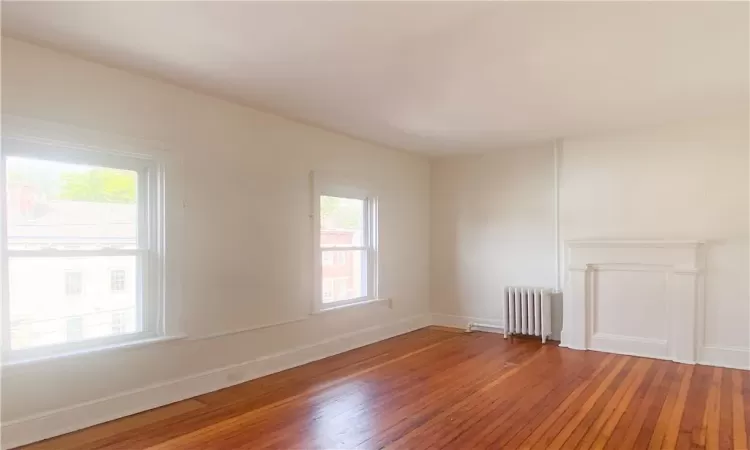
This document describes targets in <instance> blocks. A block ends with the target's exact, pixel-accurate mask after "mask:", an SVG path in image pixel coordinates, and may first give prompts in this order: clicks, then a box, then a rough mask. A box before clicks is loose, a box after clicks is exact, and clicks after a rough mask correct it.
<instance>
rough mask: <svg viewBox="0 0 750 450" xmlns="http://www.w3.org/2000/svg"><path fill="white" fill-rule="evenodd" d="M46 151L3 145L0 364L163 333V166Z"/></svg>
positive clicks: (40, 146) (24, 143) (33, 143)
mask: <svg viewBox="0 0 750 450" xmlns="http://www.w3.org/2000/svg"><path fill="white" fill-rule="evenodd" d="M46 142H47V141H42V140H40V141H37V140H34V139H28V138H16V137H12V136H6V137H4V139H3V156H2V159H0V164H1V166H0V168H1V169H2V171H3V172H4V175H5V177H4V179H5V183H4V184H3V185H2V186H0V189H1V190H2V195H1V196H0V198H2V199H3V203H2V208H3V211H2V213H3V214H2V217H3V218H4V220H2V221H0V224H1V226H2V228H0V230H1V231H2V233H1V234H0V238H1V239H2V241H1V243H2V247H3V248H2V250H3V252H2V261H1V262H2V276H3V281H4V283H3V285H4V286H3V292H2V301H3V309H4V314H3V316H2V324H1V326H2V328H3V330H4V331H3V333H4V335H3V338H4V339H3V348H2V350H3V360H5V361H14V360H24V359H33V358H37V357H43V356H50V355H54V354H59V353H68V352H70V351H76V350H85V349H88V348H94V347H101V346H106V345H114V344H118V343H122V342H125V341H132V340H141V339H146V338H152V337H155V336H158V335H161V334H164V325H163V323H164V320H163V310H164V306H163V303H164V294H163V291H164V289H163V286H164V285H163V279H162V278H163V276H162V274H163V273H164V271H163V264H164V251H163V249H164V247H163V242H164V235H163V234H164V231H163V223H164V219H163V217H164V216H163V214H164V211H163V208H164V206H163V205H164V187H163V179H164V174H163V169H162V166H161V165H160V164H158V163H157V162H156V161H155V160H154V159H153V158H151V157H147V156H141V155H137V154H134V153H128V154H121V153H113V152H110V151H105V150H97V149H91V148H85V149H84V148H78V147H75V146H70V145H67V144H62V143H54V144H52V143H46ZM50 142H51V141H50ZM113 266H114V267H117V269H114V270H109V269H108V267H113ZM55 280H62V283H60V282H56V281H55ZM131 280H132V281H131ZM130 283H132V286H133V289H128V285H129V284H130ZM60 284H63V285H64V289H60ZM70 297H74V298H75V301H74V302H70V301H65V299H66V298H70ZM115 315H116V316H117V319H115V318H114V317H115ZM108 317H112V326H111V327H110V326H109V323H110V320H108ZM126 318H127V320H126Z"/></svg>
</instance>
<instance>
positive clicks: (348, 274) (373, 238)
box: [315, 180, 377, 310]
mask: <svg viewBox="0 0 750 450" xmlns="http://www.w3.org/2000/svg"><path fill="white" fill-rule="evenodd" d="M315 218H316V225H317V226H316V247H317V251H318V256H317V263H316V267H317V268H318V270H317V283H316V284H317V286H318V295H319V297H317V301H316V310H325V309H330V308H332V307H337V306H343V305H348V304H352V303H358V302H362V301H365V300H370V299H374V298H375V297H376V296H377V292H376V290H377V246H376V243H377V201H376V199H375V198H374V197H372V196H370V195H368V194H367V193H366V192H364V191H362V190H360V189H356V188H353V187H347V186H341V185H335V184H324V183H319V182H318V180H316V201H315Z"/></svg>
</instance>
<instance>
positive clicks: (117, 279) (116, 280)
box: [109, 269, 125, 294]
mask: <svg viewBox="0 0 750 450" xmlns="http://www.w3.org/2000/svg"><path fill="white" fill-rule="evenodd" d="M109 290H110V292H112V293H113V294H116V293H119V292H125V271H124V270H122V269H113V270H110V271H109Z"/></svg>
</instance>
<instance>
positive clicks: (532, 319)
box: [503, 286, 552, 343]
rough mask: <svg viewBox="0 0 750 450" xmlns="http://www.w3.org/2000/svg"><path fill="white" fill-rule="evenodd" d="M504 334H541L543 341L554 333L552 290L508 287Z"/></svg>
mask: <svg viewBox="0 0 750 450" xmlns="http://www.w3.org/2000/svg"><path fill="white" fill-rule="evenodd" d="M503 319H505V328H504V334H505V337H506V338H507V337H508V335H509V334H525V335H528V336H539V337H541V338H542V343H544V342H546V341H547V338H548V337H549V336H550V334H551V333H552V315H551V305H550V291H549V289H544V288H532V287H512V286H510V287H506V288H505V298H504V301H503Z"/></svg>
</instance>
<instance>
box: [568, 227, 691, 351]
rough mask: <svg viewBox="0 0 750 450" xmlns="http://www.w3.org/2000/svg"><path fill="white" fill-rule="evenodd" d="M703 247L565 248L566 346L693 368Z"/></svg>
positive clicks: (587, 244)
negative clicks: (651, 359)
mask: <svg viewBox="0 0 750 450" xmlns="http://www.w3.org/2000/svg"><path fill="white" fill-rule="evenodd" d="M702 247H703V243H701V242H698V241H666V240H656V241H626V240H584V241H568V242H566V258H567V260H566V267H567V280H566V286H565V294H564V298H565V302H564V312H563V331H562V342H561V345H563V346H565V347H569V348H573V349H580V350H586V349H590V350H600V351H606V352H612V353H622V354H628V355H639V356H648V357H653V358H661V359H669V360H672V361H678V362H683V363H691V364H692V363H695V362H696V359H697V356H698V355H697V349H698V348H699V342H698V339H699V337H700V333H698V331H697V330H699V329H700V328H699V324H698V322H697V318H696V311H697V310H702V305H703V294H702V271H703V267H704V263H703V259H704V258H703V254H702Z"/></svg>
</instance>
